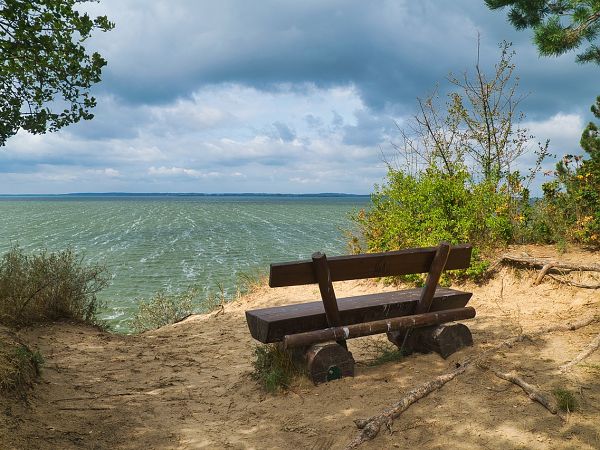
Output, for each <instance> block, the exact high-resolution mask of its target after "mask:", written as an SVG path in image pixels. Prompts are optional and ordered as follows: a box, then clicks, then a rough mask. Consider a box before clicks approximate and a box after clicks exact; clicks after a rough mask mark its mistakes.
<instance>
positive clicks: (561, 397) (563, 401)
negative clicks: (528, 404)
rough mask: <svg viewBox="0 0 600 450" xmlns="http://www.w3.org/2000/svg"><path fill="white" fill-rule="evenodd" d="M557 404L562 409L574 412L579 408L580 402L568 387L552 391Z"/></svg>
mask: <svg viewBox="0 0 600 450" xmlns="http://www.w3.org/2000/svg"><path fill="white" fill-rule="evenodd" d="M552 394H554V398H555V399H556V404H557V406H558V408H559V409H560V410H561V411H565V412H573V411H575V410H576V409H577V406H578V403H577V399H576V398H575V395H573V393H572V392H571V391H569V390H567V389H563V388H556V389H554V391H552Z"/></svg>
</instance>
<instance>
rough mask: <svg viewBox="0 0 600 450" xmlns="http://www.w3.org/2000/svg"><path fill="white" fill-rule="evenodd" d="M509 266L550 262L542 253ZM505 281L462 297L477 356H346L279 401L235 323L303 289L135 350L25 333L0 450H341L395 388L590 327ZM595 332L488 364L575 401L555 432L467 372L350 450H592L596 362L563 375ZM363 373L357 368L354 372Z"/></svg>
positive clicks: (593, 307)
mask: <svg viewBox="0 0 600 450" xmlns="http://www.w3.org/2000/svg"><path fill="white" fill-rule="evenodd" d="M514 251H518V252H519V253H521V252H526V253H528V254H530V255H533V256H552V255H553V254H554V250H552V249H551V248H539V247H527V248H526V247H520V248H518V249H514ZM560 258H561V259H563V260H571V261H585V262H587V263H590V262H595V263H600V255H598V254H591V253H585V252H570V253H567V254H565V255H561V257H560ZM533 276H534V273H533V272H532V273H528V272H526V271H522V270H521V271H515V270H512V269H506V268H505V269H502V271H501V272H500V273H498V275H497V276H496V277H495V278H494V279H493V280H491V281H490V282H488V283H487V284H485V285H483V286H474V285H469V286H461V288H462V289H466V290H472V292H474V295H473V299H472V300H471V302H470V305H472V306H474V307H475V308H476V309H477V313H478V315H477V317H476V318H475V319H473V320H471V321H469V322H468V325H469V326H470V328H471V330H472V332H473V337H474V341H475V346H474V347H472V348H469V349H465V350H462V351H461V352H459V353H456V354H455V355H452V356H451V357H450V358H448V359H447V360H444V359H442V358H441V357H439V356H438V355H436V354H429V355H412V356H410V357H407V358H406V359H404V360H402V361H401V362H393V363H388V364H385V365H382V366H377V367H369V366H367V365H365V364H364V361H366V360H368V359H369V358H372V357H373V355H372V354H370V350H369V345H368V344H369V342H372V340H373V339H380V340H381V339H384V338H383V337H382V336H381V337H379V338H364V339H356V340H353V341H350V345H349V347H350V350H351V351H352V352H353V354H354V356H355V358H356V359H357V362H358V365H357V370H356V376H355V377H354V378H346V379H343V380H338V381H334V382H330V383H327V384H322V385H319V386H313V385H312V384H311V383H309V382H308V381H302V380H301V381H299V382H297V383H296V384H295V385H294V387H293V388H292V389H291V390H290V391H288V392H286V393H281V394H277V395H271V394H266V393H264V392H262V391H261V389H260V388H259V387H258V386H257V384H256V382H255V381H253V380H252V378H251V377H250V372H251V360H252V353H253V349H254V347H255V342H254V341H253V340H252V338H251V337H250V335H249V333H248V330H247V327H246V323H245V319H244V310H246V309H252V308H257V307H263V306H268V305H282V304H287V303H291V302H298V301H306V300H312V299H315V298H318V289H317V287H316V286H309V287H297V288H278V289H268V288H264V289H260V290H259V291H257V292H254V293H253V294H250V295H248V296H246V297H244V298H242V299H240V300H239V301H237V302H235V303H233V304H229V305H227V306H226V308H225V310H224V313H223V314H218V315H216V314H214V313H213V314H211V315H202V316H192V317H190V318H189V319H187V320H185V321H184V322H181V323H178V324H175V325H171V326H168V327H164V328H162V329H159V330H156V331H153V332H149V333H146V334H143V335H141V336H123V335H114V334H110V333H105V332H100V331H98V330H95V329H93V328H90V327H85V326H81V325H74V324H65V323H57V324H51V325H48V326H44V327H39V328H35V329H31V330H23V331H22V332H21V333H20V337H21V338H22V339H24V340H25V341H26V342H27V343H28V344H29V345H30V346H31V347H33V348H39V350H40V351H41V353H42V354H43V355H44V357H45V360H46V363H45V365H44V368H43V373H42V376H41V379H40V381H39V382H38V383H37V384H36V386H35V387H34V388H33V389H32V390H31V391H30V393H29V395H28V399H27V401H25V402H24V401H22V400H17V399H6V398H4V399H0V448H3V449H9V448H27V449H36V448H41V449H70V448H89V449H114V448H119V449H129V448H132V449H134V448H135V449H141V448H144V449H151V448H152V449H154V448H155V449H163V448H184V449H185V448H233V449H235V448H256V449H268V448H298V449H304V448H306V449H327V448H343V447H344V445H345V444H346V443H347V442H348V441H349V440H351V438H352V437H353V436H354V435H355V434H356V432H357V429H356V427H355V426H354V424H353V420H354V419H356V418H363V417H368V416H371V415H373V414H376V413H378V412H380V411H381V410H382V409H384V408H385V407H386V406H389V405H390V404H392V403H393V402H394V401H395V400H397V399H399V398H400V397H401V396H402V395H403V393H405V392H406V391H407V390H408V389H410V388H412V387H415V386H417V385H418V384H419V383H422V382H423V381H427V380H429V379H431V378H433V377H434V376H436V375H438V374H442V373H446V372H448V371H450V370H452V368H453V367H454V366H455V363H456V362H457V361H461V360H463V359H464V358H466V357H468V356H470V355H473V354H476V353H480V352H481V351H482V350H484V349H485V348H488V347H490V346H491V345H493V344H494V343H497V342H499V341H501V340H502V339H503V338H507V337H510V336H514V335H516V334H518V333H520V332H522V331H525V332H526V331H532V330H535V329H537V328H539V327H541V326H544V325H548V324H553V323H560V322H564V321H568V320H571V319H576V318H580V317H583V316H588V315H590V314H593V313H600V290H584V289H577V288H572V287H568V286H562V285H560V286H559V285H558V284H557V283H555V282H553V281H551V280H546V281H545V282H543V283H542V284H541V285H539V286H535V287H533V286H532V280H533ZM391 289H393V288H392V287H384V286H382V285H380V284H375V283H371V282H364V281H363V282H344V283H336V291H337V293H338V297H343V296H351V295H357V294H362V293H372V292H378V291H381V290H391ZM598 333H600V323H595V324H593V325H590V326H587V327H585V328H582V329H580V330H578V331H571V332H563V333H553V334H551V335H547V336H543V337H541V338H539V339H535V340H533V341H524V342H521V343H518V344H516V345H514V346H513V347H511V348H508V347H507V348H505V349H504V350H502V351H499V352H497V353H496V354H495V355H494V356H493V359H492V363H493V364H495V365H496V366H498V367H500V368H502V369H506V370H511V369H517V370H518V371H519V373H520V374H521V375H522V377H523V378H525V379H526V380H528V381H529V382H531V383H533V384H536V385H537V386H539V387H540V388H541V389H542V390H543V391H546V392H551V391H552V390H553V389H554V388H557V387H562V388H568V389H571V390H573V391H574V392H576V395H577V399H578V401H579V403H580V407H579V409H578V411H576V412H574V413H572V414H570V415H569V416H568V420H567V421H566V422H563V421H561V420H560V419H559V418H558V417H557V416H553V415H551V414H550V413H549V412H548V411H546V410H545V409H544V408H543V407H541V406H540V405H539V404H537V403H534V402H532V401H531V400H530V399H529V398H528V397H527V396H526V395H525V394H524V393H523V391H522V390H520V388H518V387H516V386H515V385H512V384H510V383H507V382H505V381H502V380H500V379H498V378H495V377H494V376H493V375H491V374H490V373H489V372H486V371H483V370H482V369H479V368H473V369H470V370H468V371H467V372H466V373H464V374H463V375H461V376H459V377H458V378H456V379H455V380H453V381H451V382H450V383H448V384H447V385H445V386H444V387H443V388H442V389H440V390H439V391H436V392H434V393H433V394H431V395H430V396H429V397H427V398H425V399H422V400H421V401H419V402H418V403H416V404H414V405H413V406H412V407H411V408H410V409H409V410H408V411H407V412H405V413H404V414H403V415H402V416H400V418H398V419H397V420H396V421H395V422H394V424H393V427H392V432H391V433H389V432H388V431H387V430H384V431H382V432H381V433H380V434H379V436H377V437H376V438H375V440H374V441H371V442H369V443H366V444H365V445H363V447H362V448H365V449H382V448H409V447H414V446H419V447H422V448H444V449H445V448H464V449H471V448H472V449H479V448H494V449H496V448H498V449H500V448H502V449H512V448H540V449H541V448H544V449H546V448H572V449H591V448H600V351H598V352H596V353H595V354H593V355H592V356H591V357H590V358H588V359H587V360H586V361H585V362H584V363H582V364H580V365H578V366H576V367H575V369H574V370H573V371H572V372H571V373H569V374H567V375H563V374H560V373H558V372H557V370H556V369H557V367H558V366H559V365H561V364H563V363H565V362H567V361H569V360H571V359H572V358H574V357H575V356H576V355H577V354H578V353H579V352H580V351H581V349H582V348H583V347H584V346H585V345H586V344H587V343H588V342H589V341H591V340H592V339H593V338H594V336H596V335H597V334H598ZM361 362H362V364H361Z"/></svg>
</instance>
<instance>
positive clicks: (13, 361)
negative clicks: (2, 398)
mask: <svg viewBox="0 0 600 450" xmlns="http://www.w3.org/2000/svg"><path fill="white" fill-rule="evenodd" d="M43 363H44V359H43V358H42V355H41V354H40V353H39V352H38V351H35V352H33V351H31V350H30V349H29V348H28V347H27V346H25V345H23V344H21V343H19V342H16V341H14V340H13V339H7V338H6V337H5V336H2V337H0V391H5V392H17V393H22V392H23V391H24V390H25V388H26V387H27V386H29V385H31V383H32V382H33V380H34V379H35V377H36V376H37V375H39V373H40V370H41V367H42V364H43Z"/></svg>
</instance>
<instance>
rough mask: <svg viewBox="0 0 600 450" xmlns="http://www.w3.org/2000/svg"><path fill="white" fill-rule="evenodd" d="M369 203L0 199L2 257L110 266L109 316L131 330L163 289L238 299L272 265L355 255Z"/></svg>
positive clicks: (334, 198) (271, 198)
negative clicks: (350, 248)
mask: <svg viewBox="0 0 600 450" xmlns="http://www.w3.org/2000/svg"><path fill="white" fill-rule="evenodd" d="M369 204H370V200H369V197H368V196H351V195H336V194H321V195H261V194H244V195H197V194H195V195H192V194H180V195H174V194H143V195H140V194H94V195H90V194H72V195H60V196H0V254H4V253H5V252H6V251H8V250H9V249H10V248H11V247H12V246H14V245H19V246H20V247H21V248H23V249H24V250H26V251H27V252H38V251H41V250H48V251H56V250H62V249H65V248H71V249H73V250H74V251H75V252H76V253H77V254H78V255H80V256H81V257H82V258H83V260H84V262H86V263H93V264H96V263H97V264H101V265H103V266H105V267H106V269H107V271H108V273H109V274H110V285H109V286H108V287H107V288H106V289H104V290H103V291H101V292H100V293H99V294H98V297H99V299H100V300H101V301H102V302H103V303H104V304H105V305H106V306H105V308H104V310H103V311H102V312H101V316H100V317H101V318H102V319H104V320H106V321H107V322H108V325H109V326H110V328H111V329H113V330H114V331H116V332H122V333H128V332H130V331H131V328H130V320H131V318H132V316H133V314H135V312H136V311H137V309H138V303H139V302H140V301H144V300H148V299H150V298H151V297H152V296H153V295H154V294H155V293H157V292H159V291H164V292H167V293H171V294H173V293H178V292H182V291H184V290H186V289H189V288H191V287H195V288H196V289H198V290H199V292H200V295H199V297H200V298H204V297H207V296H209V295H217V294H219V293H220V292H223V293H224V295H225V297H227V298H232V297H233V296H234V295H235V293H236V291H237V288H238V286H239V284H240V280H241V279H242V278H243V277H247V276H250V277H255V276H258V275H260V274H266V273H268V268H269V264H270V263H274V262H283V261H293V260H297V259H307V258H310V255H311V254H312V253H314V252H316V251H321V252H324V253H326V254H327V255H329V256H333V255H340V254H344V253H347V232H348V231H350V232H352V231H355V229H354V223H353V222H352V220H351V219H350V215H351V214H352V213H353V212H356V211H358V210H360V209H362V208H368V206H369ZM199 308H200V309H201V305H200V306H199Z"/></svg>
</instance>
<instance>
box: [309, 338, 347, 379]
mask: <svg viewBox="0 0 600 450" xmlns="http://www.w3.org/2000/svg"><path fill="white" fill-rule="evenodd" d="M304 361H305V363H306V369H307V375H308V377H309V378H310V379H311V380H312V382H313V383H315V384H319V383H324V382H326V381H332V380H337V379H339V378H343V377H353V376H354V358H353V357H352V353H350V352H349V351H348V350H346V349H345V348H344V347H342V346H341V345H340V344H338V343H337V342H324V343H321V344H315V345H311V346H310V347H308V348H307V349H306V351H305V352H304Z"/></svg>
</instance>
